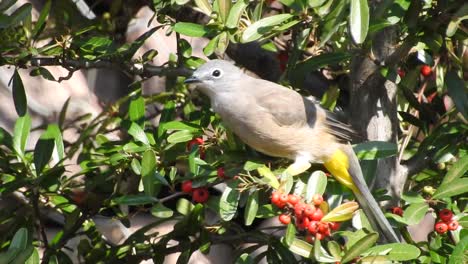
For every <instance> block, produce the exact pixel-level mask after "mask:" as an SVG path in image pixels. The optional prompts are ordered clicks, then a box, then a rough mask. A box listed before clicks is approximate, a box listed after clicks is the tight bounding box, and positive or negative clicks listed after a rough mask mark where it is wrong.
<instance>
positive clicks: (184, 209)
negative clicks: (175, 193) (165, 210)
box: [176, 198, 195, 215]
mask: <svg viewBox="0 0 468 264" xmlns="http://www.w3.org/2000/svg"><path fill="white" fill-rule="evenodd" d="M194 207H195V206H194V205H193V204H192V203H191V202H190V201H189V200H187V199H184V198H181V199H179V200H178V201H177V204H176V210H177V212H179V213H180V214H182V215H188V214H190V212H191V211H192V210H193V208H194Z"/></svg>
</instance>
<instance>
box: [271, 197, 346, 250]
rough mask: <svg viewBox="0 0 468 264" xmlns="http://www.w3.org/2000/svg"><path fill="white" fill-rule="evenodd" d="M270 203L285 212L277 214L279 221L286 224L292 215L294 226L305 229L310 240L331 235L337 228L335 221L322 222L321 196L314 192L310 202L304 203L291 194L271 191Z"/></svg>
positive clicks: (338, 226)
mask: <svg viewBox="0 0 468 264" xmlns="http://www.w3.org/2000/svg"><path fill="white" fill-rule="evenodd" d="M271 203H272V204H274V205H276V206H277V207H278V208H281V209H284V210H285V211H286V212H285V213H283V214H281V215H280V216H279V221H280V222H281V223H282V224H284V225H287V224H289V223H291V220H292V215H294V216H293V217H294V218H295V226H296V228H297V229H298V230H300V231H306V240H307V241H308V242H312V241H313V239H314V237H315V238H317V239H319V240H322V239H324V238H325V237H328V236H330V235H331V231H332V230H338V229H339V228H340V224H339V223H337V222H322V221H321V220H322V218H323V215H324V213H323V211H322V209H321V208H320V205H321V204H322V203H323V197H322V195H320V194H315V195H314V197H313V199H312V203H310V204H306V203H304V202H303V201H301V198H300V197H299V196H297V195H293V194H285V193H281V192H273V193H272V194H271Z"/></svg>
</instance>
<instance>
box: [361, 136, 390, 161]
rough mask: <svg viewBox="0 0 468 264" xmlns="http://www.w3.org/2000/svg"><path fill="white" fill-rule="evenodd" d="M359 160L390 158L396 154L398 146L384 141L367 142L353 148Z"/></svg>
mask: <svg viewBox="0 0 468 264" xmlns="http://www.w3.org/2000/svg"><path fill="white" fill-rule="evenodd" d="M353 149H354V152H356V156H358V158H359V159H363V160H374V159H381V158H387V157H392V156H395V155H396V154H397V151H398V146H397V145H396V144H395V143H391V142H385V141H368V142H364V143H360V144H357V145H355V146H353Z"/></svg>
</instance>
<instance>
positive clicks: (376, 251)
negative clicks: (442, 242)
mask: <svg viewBox="0 0 468 264" xmlns="http://www.w3.org/2000/svg"><path fill="white" fill-rule="evenodd" d="M365 254H366V255H370V256H386V257H387V259H388V260H391V261H410V260H413V259H416V258H418V257H419V255H420V254H421V251H420V250H419V248H418V247H416V246H413V245H411V244H401V243H392V244H385V245H379V246H375V247H372V248H370V249H369V250H367V251H366V253H365Z"/></svg>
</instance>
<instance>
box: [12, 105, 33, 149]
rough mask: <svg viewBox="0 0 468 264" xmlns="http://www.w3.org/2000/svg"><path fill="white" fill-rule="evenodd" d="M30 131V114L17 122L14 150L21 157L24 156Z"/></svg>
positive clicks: (14, 133)
mask: <svg viewBox="0 0 468 264" xmlns="http://www.w3.org/2000/svg"><path fill="white" fill-rule="evenodd" d="M30 129H31V117H30V116H29V115H28V114H26V115H25V116H22V117H19V118H18V119H17V120H16V123H15V130H14V132H13V148H14V150H15V151H16V153H17V154H18V155H19V156H21V157H22V156H23V155H24V149H25V148H26V141H27V140H28V136H29V131H30Z"/></svg>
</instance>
